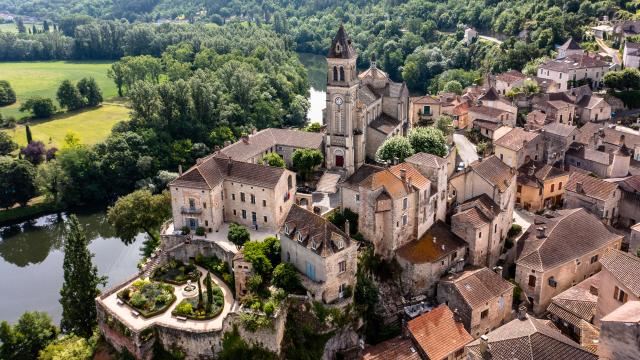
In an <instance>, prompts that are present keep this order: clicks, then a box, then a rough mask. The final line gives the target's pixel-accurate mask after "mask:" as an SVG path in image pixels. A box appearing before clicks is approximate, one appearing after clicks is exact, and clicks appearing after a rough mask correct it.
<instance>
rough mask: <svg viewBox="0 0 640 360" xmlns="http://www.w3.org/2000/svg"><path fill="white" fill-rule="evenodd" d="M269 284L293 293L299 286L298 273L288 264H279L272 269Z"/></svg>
mask: <svg viewBox="0 0 640 360" xmlns="http://www.w3.org/2000/svg"><path fill="white" fill-rule="evenodd" d="M271 283H272V284H273V285H275V286H277V287H279V288H282V289H284V290H285V291H286V292H294V291H296V290H297V289H299V288H300V286H301V284H300V276H299V275H298V271H297V270H296V268H295V267H294V266H293V265H291V264H290V263H282V264H279V265H278V266H276V268H275V269H273V277H272V279H271Z"/></svg>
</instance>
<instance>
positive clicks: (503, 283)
mask: <svg viewBox="0 0 640 360" xmlns="http://www.w3.org/2000/svg"><path fill="white" fill-rule="evenodd" d="M514 287H515V286H514V285H513V284H511V283H510V282H508V281H507V280H505V279H503V278H502V276H501V275H500V274H498V273H496V272H494V271H491V270H489V269H487V268H479V269H478V268H476V269H470V270H465V271H463V272H461V273H454V274H449V275H445V276H444V277H443V278H442V279H441V280H440V282H439V283H438V296H437V300H438V303H440V304H446V305H447V306H448V307H449V308H451V309H454V310H453V311H454V312H455V313H456V315H458V316H459V317H460V319H461V320H460V321H461V322H462V323H463V324H464V328H465V329H466V330H467V331H468V332H469V333H470V334H471V336H473V338H478V337H479V336H480V335H483V334H486V333H488V332H489V331H491V330H494V329H496V328H498V327H500V326H502V325H503V324H504V323H505V322H508V321H509V320H511V305H512V304H513V289H514ZM441 306H442V305H441Z"/></svg>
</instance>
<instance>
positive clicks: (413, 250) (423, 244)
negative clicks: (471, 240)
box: [396, 220, 467, 264]
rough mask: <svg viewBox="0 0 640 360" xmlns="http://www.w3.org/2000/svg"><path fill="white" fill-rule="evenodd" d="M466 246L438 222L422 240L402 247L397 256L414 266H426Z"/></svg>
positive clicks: (444, 225)
mask: <svg viewBox="0 0 640 360" xmlns="http://www.w3.org/2000/svg"><path fill="white" fill-rule="evenodd" d="M466 245H467V243H466V242H465V241H464V240H462V239H461V238H460V237H458V236H457V235H456V234H454V233H453V232H451V229H449V227H448V226H447V225H446V224H445V223H443V222H442V221H440V220H438V221H436V222H435V223H434V224H433V225H432V226H431V228H429V230H427V232H425V233H424V235H422V237H421V238H420V239H418V240H414V241H411V242H410V243H408V244H406V245H404V246H402V247H401V248H399V249H398V250H397V252H396V254H397V256H399V257H401V258H403V259H405V260H407V261H409V262H410V263H412V264H424V263H431V262H434V261H439V260H440V259H442V258H443V257H446V256H449V254H452V253H454V252H456V251H457V250H458V249H459V248H461V247H464V246H466Z"/></svg>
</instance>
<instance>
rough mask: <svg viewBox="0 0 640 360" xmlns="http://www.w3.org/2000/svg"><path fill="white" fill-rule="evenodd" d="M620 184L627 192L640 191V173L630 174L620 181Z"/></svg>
mask: <svg viewBox="0 0 640 360" xmlns="http://www.w3.org/2000/svg"><path fill="white" fill-rule="evenodd" d="M620 186H621V187H622V188H624V189H625V191H627V192H640V175H633V176H629V177H628V178H626V179H624V180H622V181H621V182H620Z"/></svg>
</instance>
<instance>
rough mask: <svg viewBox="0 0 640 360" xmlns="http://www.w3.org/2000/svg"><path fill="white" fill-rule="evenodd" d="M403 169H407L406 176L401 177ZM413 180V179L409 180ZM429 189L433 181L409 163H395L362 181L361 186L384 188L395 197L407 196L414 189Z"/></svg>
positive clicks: (372, 188) (373, 188)
mask: <svg viewBox="0 0 640 360" xmlns="http://www.w3.org/2000/svg"><path fill="white" fill-rule="evenodd" d="M401 170H404V171H405V174H406V178H405V180H404V181H403V180H402V178H401ZM409 180H411V181H409ZM409 183H411V187H412V188H416V189H427V188H429V187H430V186H431V182H430V181H429V179H427V178H426V177H425V176H424V175H422V174H421V173H420V172H419V171H418V170H417V169H416V168H414V167H413V166H411V165H410V164H407V163H401V164H398V165H394V166H392V167H390V168H388V169H383V170H381V171H378V172H375V173H373V174H371V175H369V176H368V177H367V178H365V179H364V180H363V181H361V182H360V186H362V187H364V188H367V189H369V190H376V189H379V188H384V189H385V191H386V193H387V194H388V195H389V196H390V197H391V198H393V199H399V198H403V197H405V196H407V195H408V194H409V192H410V191H412V189H410V188H409Z"/></svg>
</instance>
